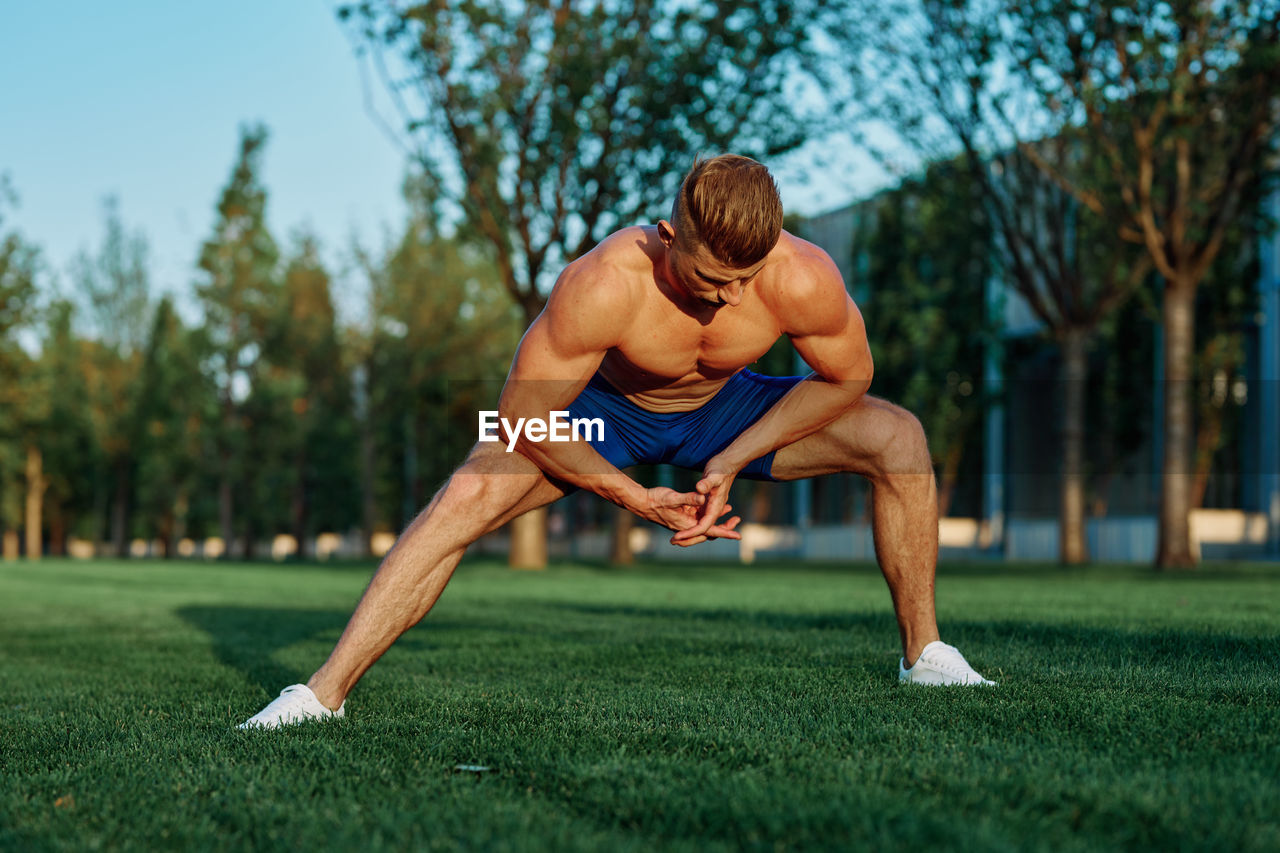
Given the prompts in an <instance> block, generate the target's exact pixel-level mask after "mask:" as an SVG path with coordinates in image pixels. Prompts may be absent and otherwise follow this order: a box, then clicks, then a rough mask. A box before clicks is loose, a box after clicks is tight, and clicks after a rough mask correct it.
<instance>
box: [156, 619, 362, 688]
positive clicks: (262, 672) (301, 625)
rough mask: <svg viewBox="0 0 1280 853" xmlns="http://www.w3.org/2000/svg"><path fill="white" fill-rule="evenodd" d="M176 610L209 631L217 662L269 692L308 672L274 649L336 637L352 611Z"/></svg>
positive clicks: (189, 622) (194, 624)
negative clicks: (280, 657) (286, 662)
mask: <svg viewBox="0 0 1280 853" xmlns="http://www.w3.org/2000/svg"><path fill="white" fill-rule="evenodd" d="M175 612H176V613H177V615H178V616H179V617H181V618H182V619H183V620H185V621H186V622H187V623H188V624H190V625H192V626H194V627H196V628H199V629H200V630H201V631H204V632H205V633H206V634H208V635H209V638H210V640H212V642H213V652H214V654H215V655H216V656H217V658H218V660H219V661H220V662H222V663H224V664H226V665H227V666H229V667H231V668H232V669H234V670H237V671H238V672H241V673H243V674H244V676H245V677H246V678H248V679H249V681H251V682H253V683H254V684H258V685H260V686H262V687H263V688H265V689H266V690H268V691H269V692H273V693H274V692H275V691H276V690H279V689H280V685H282V684H294V683H296V682H298V681H300V680H302V679H304V678H306V676H307V675H309V673H303V672H301V671H300V670H297V669H295V668H293V667H289V666H286V665H284V664H282V663H280V662H279V661H278V660H277V659H276V652H278V651H280V650H281V649H285V648H288V647H289V646H292V645H294V644H295V643H299V642H304V641H307V640H313V639H316V638H318V637H320V636H322V635H326V634H335V635H336V633H337V632H340V631H341V630H342V628H343V626H345V625H346V623H347V618H348V617H349V616H350V615H351V614H350V613H347V612H344V611H340V610H302V609H290V608H272V607H231V606H223V607H213V606H191V607H182V608H179V609H178V610H177V611H175ZM335 639H336V636H335ZM320 662H321V661H317V662H316V663H317V664H319V663H320Z"/></svg>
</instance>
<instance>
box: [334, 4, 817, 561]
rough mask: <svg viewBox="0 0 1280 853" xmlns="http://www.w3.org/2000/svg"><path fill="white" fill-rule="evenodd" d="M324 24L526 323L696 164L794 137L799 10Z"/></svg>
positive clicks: (474, 15)
mask: <svg viewBox="0 0 1280 853" xmlns="http://www.w3.org/2000/svg"><path fill="white" fill-rule="evenodd" d="M338 14H339V17H340V18H341V19H342V20H344V21H346V22H348V24H349V25H350V27H351V29H352V31H353V33H354V34H355V38H356V40H357V45H358V47H359V49H360V50H361V51H362V52H363V53H365V54H366V55H367V56H369V57H370V59H371V61H372V63H373V65H374V67H375V68H376V69H377V70H378V71H379V73H380V74H381V76H382V79H383V81H384V82H385V83H386V84H387V87H388V89H389V91H390V92H391V94H392V95H393V98H394V100H395V103H396V104H397V105H398V107H399V109H400V113H401V115H400V123H401V125H402V126H403V127H404V128H405V129H406V130H407V132H408V147H409V148H410V149H411V150H412V151H413V153H414V155H415V158H416V160H417V162H418V163H419V164H420V165H421V167H422V169H423V173H424V175H425V176H426V177H427V180H428V184H427V186H428V187H429V189H430V190H431V193H432V196H433V201H435V202H437V203H438V204H440V205H441V206H447V207H448V208H449V213H450V214H451V215H452V217H453V218H455V219H456V221H457V222H458V224H459V233H460V234H461V235H462V237H463V238H464V239H467V240H469V241H472V242H476V243H478V244H480V245H483V246H485V247H486V248H487V250H488V251H489V252H490V253H491V254H492V257H493V259H494V263H495V264H496V265H497V270H498V278H499V281H500V282H501V284H502V285H503V286H504V287H505V288H506V291H507V293H508V294H509V295H510V297H511V298H512V299H513V300H514V301H515V303H516V304H517V305H519V306H520V308H521V310H522V312H523V314H524V318H525V322H526V323H530V322H532V321H533V319H534V318H535V317H536V316H537V315H538V313H539V312H540V311H541V310H542V307H543V305H544V304H545V300H546V291H547V285H548V284H549V277H550V276H549V273H551V272H552V271H554V270H555V269H557V268H558V267H560V266H562V265H563V264H564V263H566V262H568V261H571V260H573V259H574V258H576V257H578V256H580V255H582V254H583V253H585V252H586V251H588V250H589V249H590V248H591V247H592V246H593V245H595V243H596V242H597V241H598V240H600V239H601V238H602V237H603V236H604V235H605V234H606V233H607V232H609V231H610V230H612V229H614V228H615V227H617V226H618V225H620V224H629V223H631V222H632V221H634V220H635V219H637V218H638V217H640V216H641V215H647V214H650V213H652V212H654V211H657V210H665V209H666V206H667V205H669V204H670V201H671V198H672V197H673V195H674V192H675V188H676V187H677V186H678V183H679V180H680V177H681V175H682V174H683V173H684V172H685V171H686V170H687V169H688V167H689V165H690V163H691V161H692V160H693V157H694V155H695V154H696V153H698V152H708V151H711V152H714V151H719V150H726V149H729V148H736V149H737V150H739V151H740V152H742V153H745V154H752V155H755V156H757V157H758V158H767V157H770V156H773V155H777V154H779V153H781V152H783V151H786V150H788V149H790V148H793V147H795V146H796V145H798V144H799V143H800V142H802V141H803V140H804V138H805V132H806V128H807V127H808V126H809V123H808V122H807V121H806V118H807V117H805V116H802V115H801V114H800V113H799V107H798V104H799V103H800V99H799V98H795V97H793V95H794V92H793V91H791V90H790V88H789V87H788V86H787V85H786V79H787V75H788V74H789V73H791V72H792V71H793V70H794V68H793V65H792V63H791V60H792V59H793V58H794V57H795V56H796V54H797V53H798V52H800V51H801V50H803V46H804V42H805V36H806V25H807V22H808V20H809V15H810V14H811V10H810V9H809V6H808V4H807V3H791V2H783V0H763V2H760V3H753V4H738V3H730V2H728V0H695V2H677V1H676V0H669V2H661V0H622V2H618V3H591V2H580V3H572V2H570V0H556V2H551V0H526V2H504V0H474V2H466V3H453V2H448V0H429V2H426V3H420V4H415V5H411V6H407V7H402V6H400V5H399V4H394V3H390V2H362V3H352V4H348V5H345V6H342V7H341V8H340V9H339V13H338ZM388 59H390V62H388ZM393 69H401V70H402V72H403V73H399V72H398V71H396V70H393ZM543 517H544V515H543V514H542V513H539V514H538V516H537V519H538V521H537V523H538V524H541V523H542V521H541V519H542V518H543ZM526 523H528V522H526ZM544 535H545V533H544ZM513 538H514V539H524V540H526V541H533V542H535V543H536V542H537V541H538V538H537V537H533V538H532V539H528V538H527V537H521V536H515V537H513ZM544 550H545V548H544ZM512 562H513V563H514V564H539V563H540V560H539V559H537V558H536V557H534V558H532V559H530V558H528V557H526V556H525V555H522V554H519V553H513V555H512Z"/></svg>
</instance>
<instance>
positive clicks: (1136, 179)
mask: <svg viewBox="0 0 1280 853" xmlns="http://www.w3.org/2000/svg"><path fill="white" fill-rule="evenodd" d="M1010 8H1011V10H1012V14H1011V16H1010V17H1009V18H1008V22H1009V24H1010V32H1011V39H1012V42H1013V44H1014V50H1015V55H1016V58H1017V62H1018V67H1019V69H1021V71H1022V74H1021V77H1022V79H1023V80H1025V81H1026V82H1027V84H1028V85H1029V86H1033V87H1034V90H1035V92H1036V96H1037V100H1038V101H1039V103H1040V104H1042V105H1043V106H1044V108H1045V109H1046V110H1047V111H1048V113H1049V115H1050V118H1051V126H1052V127H1054V128H1063V129H1066V128H1080V129H1081V131H1083V132H1084V133H1086V134H1087V136H1088V138H1089V139H1090V140H1092V141H1093V144H1094V145H1095V147H1096V150H1097V151H1098V152H1099V153H1100V157H1101V162H1103V163H1104V164H1105V166H1106V168H1107V171H1108V174H1109V177H1110V179H1111V183H1112V184H1113V186H1114V187H1115V188H1116V190H1115V191H1114V192H1107V193H1101V192H1098V191H1097V190H1096V189H1095V184H1093V183H1092V182H1091V181H1087V180H1081V179H1080V177H1079V175H1078V174H1077V173H1075V172H1073V171H1071V170H1068V169H1063V168H1059V167H1058V166H1057V165H1056V164H1053V163H1047V162H1043V161H1040V160H1037V166H1038V167H1039V168H1040V169H1041V170H1042V172H1043V173H1044V174H1046V175H1048V176H1050V177H1051V178H1052V179H1053V180H1054V181H1055V182H1057V183H1058V185H1059V186H1061V187H1062V188H1063V189H1064V191H1066V192H1069V193H1070V194H1071V195H1072V197H1073V198H1075V199H1076V201H1077V202H1079V204H1080V205H1081V206H1082V207H1084V208H1086V209H1088V210H1090V211H1092V212H1093V213H1095V214H1097V216H1098V217H1099V218H1100V220H1101V221H1102V222H1105V223H1106V224H1107V225H1108V227H1109V229H1110V232H1111V235H1112V239H1113V240H1115V241H1127V242H1129V243H1132V244H1135V245H1138V246H1140V247H1142V249H1143V250H1144V252H1145V256H1146V257H1147V258H1148V260H1149V262H1150V263H1151V264H1152V266H1153V267H1154V268H1155V270H1156V271H1157V272H1158V273H1159V274H1160V276H1161V277H1162V278H1163V281H1164V288H1163V305H1162V313H1163V326H1164V353H1163V359H1164V379H1165V395H1164V412H1163V420H1164V459H1163V463H1162V470H1163V478H1162V487H1161V498H1160V534H1159V547H1158V552H1157V557H1156V563H1157V565H1158V566H1160V567H1162V568H1174V567H1181V566H1191V565H1194V562H1195V557H1194V554H1193V551H1192V549H1191V539H1190V523H1189V510H1190V507H1191V504H1192V497H1193V494H1192V492H1193V485H1194V477H1193V476H1192V440H1193V424H1194V412H1193V400H1192V398H1193V394H1194V390H1193V389H1194V375H1193V362H1194V358H1193V351H1194V348H1195V302H1196V294H1197V291H1198V288H1199V286H1200V283H1201V282H1202V281H1203V280H1204V278H1205V276H1206V274H1207V273H1208V271H1209V269H1210V267H1211V266H1212V264H1213V262H1214V260H1215V259H1216V258H1217V257H1218V255H1219V253H1220V252H1221V250H1222V248H1223V245H1224V241H1225V240H1226V239H1227V237H1228V234H1229V233H1230V231H1231V229H1232V227H1233V226H1234V225H1236V224H1237V223H1239V222H1240V221H1241V219H1242V218H1243V217H1250V216H1252V215H1253V211H1254V210H1256V209H1257V207H1256V205H1257V203H1258V201H1259V198H1260V193H1261V192H1262V191H1263V188H1264V187H1265V186H1266V184H1267V178H1268V176H1269V175H1273V174H1274V170H1275V161H1274V159H1272V158H1271V157H1269V156H1268V155H1269V154H1270V153H1271V152H1272V151H1273V150H1274V147H1275V142H1276V129H1277V122H1278V120H1280V110H1277V107H1276V101H1275V93H1276V91H1277V90H1280V5H1278V4H1277V3H1275V2H1274V0H1266V2H1261V3H1259V2H1247V0H1235V1H1234V2H1209V0H1180V2H1174V3H1165V2H1157V0H1138V2H1130V0H1125V2H1118V0H1093V2H1066V0H1023V2H1019V3H1017V4H1014V5H1012V6H1011V7H1010ZM1027 154H1028V156H1030V157H1032V158H1033V159H1036V158H1035V153H1034V150H1033V149H1027Z"/></svg>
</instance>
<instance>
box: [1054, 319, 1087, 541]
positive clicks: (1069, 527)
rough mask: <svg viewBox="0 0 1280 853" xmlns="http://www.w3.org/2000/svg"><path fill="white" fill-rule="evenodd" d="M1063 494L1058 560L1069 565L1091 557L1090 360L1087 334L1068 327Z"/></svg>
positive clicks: (1064, 346)
mask: <svg viewBox="0 0 1280 853" xmlns="http://www.w3.org/2000/svg"><path fill="white" fill-rule="evenodd" d="M1061 377H1062V383H1061V385H1062V484H1061V488H1062V497H1061V502H1060V505H1059V507H1058V559H1059V560H1060V561H1061V562H1062V563H1064V564H1065V565H1076V564H1079V563H1085V562H1088V560H1089V544H1088V540H1087V539H1086V538H1085V527H1084V524H1085V522H1084V498H1085V488H1084V485H1085V484H1084V406H1085V402H1084V400H1085V393H1084V392H1085V382H1086V381H1087V378H1088V361H1087V358H1086V354H1085V333H1084V331H1083V330H1081V329H1068V330H1067V331H1066V333H1065V334H1064V335H1063V338H1062V372H1061Z"/></svg>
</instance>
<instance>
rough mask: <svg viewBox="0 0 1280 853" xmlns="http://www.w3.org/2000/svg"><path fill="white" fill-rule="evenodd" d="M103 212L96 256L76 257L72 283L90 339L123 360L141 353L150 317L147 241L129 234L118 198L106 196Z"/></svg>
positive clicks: (83, 252)
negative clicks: (101, 232)
mask: <svg viewBox="0 0 1280 853" xmlns="http://www.w3.org/2000/svg"><path fill="white" fill-rule="evenodd" d="M102 209H103V216H102V220H103V235H102V243H101V244H100V245H99V247H98V251H97V253H96V254H94V255H90V254H89V253H88V252H87V251H82V252H80V253H79V254H78V255H77V256H76V258H75V260H74V261H73V263H72V278H73V279H74V280H75V283H76V288H77V290H78V291H79V294H80V296H81V298H82V301H83V305H84V309H85V310H84V313H85V314H86V315H87V317H88V331H89V333H90V335H91V336H92V337H93V338H94V339H96V340H97V341H98V342H99V343H101V344H102V345H103V347H104V349H105V351H106V352H109V353H115V354H117V355H119V356H122V357H128V356H130V355H132V354H134V353H136V352H137V351H139V350H141V349H142V347H143V346H144V344H145V342H146V338H147V322H148V318H149V317H150V313H151V312H150V310H149V307H150V306H149V301H150V298H151V294H150V282H149V277H150V274H149V271H148V259H147V253H148V247H147V240H146V238H145V237H144V236H143V235H142V234H141V232H135V233H133V234H130V233H129V232H128V229H127V228H126V226H125V224H124V219H123V216H122V215H121V213H120V200H119V199H118V198H116V197H115V196H109V197H108V198H107V199H106V200H105V201H104V202H103V205H102Z"/></svg>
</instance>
